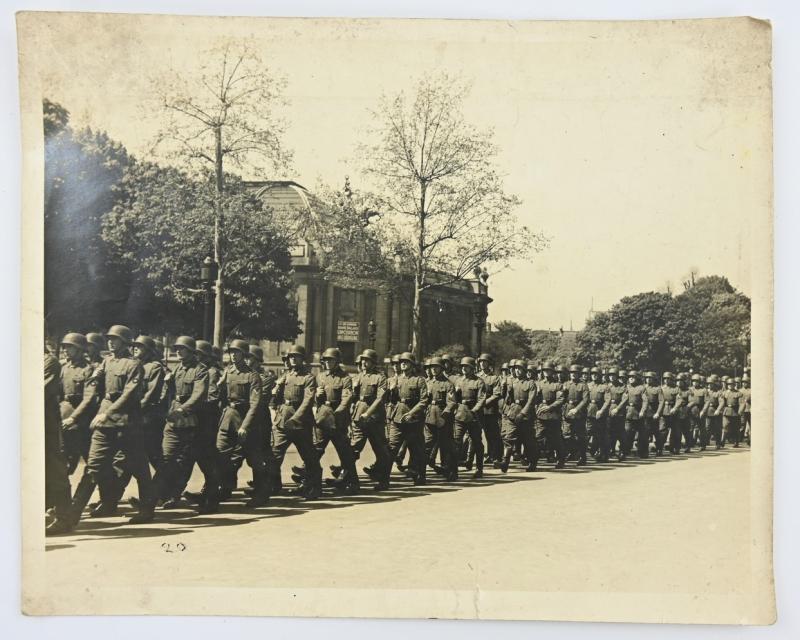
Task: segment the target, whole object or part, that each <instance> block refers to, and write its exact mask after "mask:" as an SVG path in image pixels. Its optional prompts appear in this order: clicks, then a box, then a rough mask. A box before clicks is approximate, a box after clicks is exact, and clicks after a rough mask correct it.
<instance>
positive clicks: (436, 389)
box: [425, 374, 458, 481]
mask: <svg viewBox="0 0 800 640" xmlns="http://www.w3.org/2000/svg"><path fill="white" fill-rule="evenodd" d="M426 384H427V389H428V408H427V410H426V412H425V427H426V429H428V430H429V431H431V432H434V433H436V434H437V437H436V441H437V442H438V445H439V450H440V451H441V457H442V467H443V473H444V475H445V477H446V478H447V479H448V480H450V481H453V480H456V479H457V478H458V453H457V449H456V444H455V439H454V437H453V416H454V413H455V410H456V405H457V403H456V395H455V393H456V390H455V387H454V386H453V383H452V382H450V381H449V380H448V379H447V377H446V376H445V375H444V374H440V375H439V376H435V377H433V378H432V379H430V380H428V381H427V383H426ZM425 449H426V451H425V454H426V457H427V459H428V461H430V460H431V455H432V453H433V452H432V451H431V450H429V449H428V443H427V442H426V447H425Z"/></svg>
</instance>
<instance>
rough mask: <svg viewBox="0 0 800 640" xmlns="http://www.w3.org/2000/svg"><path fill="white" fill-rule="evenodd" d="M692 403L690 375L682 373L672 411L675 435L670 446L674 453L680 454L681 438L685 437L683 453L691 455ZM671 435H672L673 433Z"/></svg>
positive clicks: (679, 377) (671, 438)
mask: <svg viewBox="0 0 800 640" xmlns="http://www.w3.org/2000/svg"><path fill="white" fill-rule="evenodd" d="M690 402H691V392H690V391H689V374H688V373H686V372H681V373H679V374H678V397H677V398H676V400H675V407H674V408H673V410H672V415H673V423H672V429H673V430H674V431H675V435H672V436H671V437H670V444H671V445H672V449H673V451H672V452H673V453H679V452H680V448H681V436H683V442H684V445H683V452H684V453H689V452H690V451H691V450H692V422H691V419H690V417H689V403H690ZM670 433H671V434H672V431H670Z"/></svg>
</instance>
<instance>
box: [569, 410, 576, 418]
mask: <svg viewBox="0 0 800 640" xmlns="http://www.w3.org/2000/svg"><path fill="white" fill-rule="evenodd" d="M567 417H568V418H574V417H575V409H570V410H569V411H567Z"/></svg>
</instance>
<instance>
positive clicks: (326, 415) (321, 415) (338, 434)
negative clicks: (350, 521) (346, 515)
mask: <svg viewBox="0 0 800 640" xmlns="http://www.w3.org/2000/svg"><path fill="white" fill-rule="evenodd" d="M316 401H317V412H316V416H315V419H316V425H315V428H314V446H315V447H316V448H317V454H318V455H319V457H320V458H322V456H323V454H324V453H325V449H326V447H327V446H328V443H329V442H332V443H333V447H334V449H336V455H338V456H339V462H340V464H341V466H342V469H343V470H344V473H345V479H347V481H348V482H350V483H352V485H353V486H354V485H357V484H358V472H357V471H356V458H355V456H354V455H353V449H352V447H351V446H350V436H349V433H348V429H349V427H350V408H351V407H350V405H351V402H352V401H353V380H352V378H351V377H350V375H349V374H347V373H346V372H344V371H342V369H341V368H340V367H338V366H337V367H336V368H335V369H333V370H332V371H321V372H320V373H319V374H318V375H317V394H316Z"/></svg>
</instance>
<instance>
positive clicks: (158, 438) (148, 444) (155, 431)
mask: <svg viewBox="0 0 800 640" xmlns="http://www.w3.org/2000/svg"><path fill="white" fill-rule="evenodd" d="M142 371H143V374H144V375H143V391H142V433H143V435H144V450H145V453H147V460H148V461H149V462H150V466H152V467H153V469H154V470H158V467H159V466H160V465H161V458H162V451H161V443H162V440H163V434H164V422H165V419H166V412H165V411H164V403H163V402H162V395H163V391H164V385H165V375H166V368H165V367H164V365H162V364H161V363H160V362H159V361H158V360H151V361H150V362H145V363H143V364H142Z"/></svg>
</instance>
